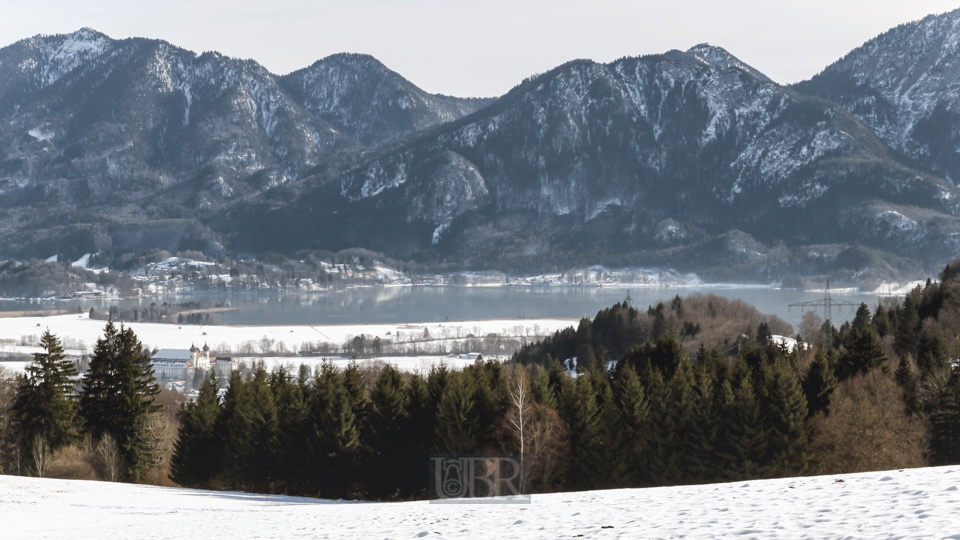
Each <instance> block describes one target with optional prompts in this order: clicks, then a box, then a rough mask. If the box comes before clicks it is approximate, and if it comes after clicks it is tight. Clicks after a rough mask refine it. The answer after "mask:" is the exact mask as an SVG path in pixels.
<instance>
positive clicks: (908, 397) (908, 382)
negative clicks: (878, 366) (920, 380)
mask: <svg viewBox="0 0 960 540" xmlns="http://www.w3.org/2000/svg"><path fill="white" fill-rule="evenodd" d="M893 378H894V380H896V381H897V385H898V386H900V390H901V392H903V403H904V406H905V407H906V411H907V414H917V413H918V412H920V407H919V401H918V384H917V376H916V374H915V373H914V372H913V366H911V365H910V360H909V359H908V358H907V357H906V356H901V357H900V362H899V363H897V370H896V371H894V372H893Z"/></svg>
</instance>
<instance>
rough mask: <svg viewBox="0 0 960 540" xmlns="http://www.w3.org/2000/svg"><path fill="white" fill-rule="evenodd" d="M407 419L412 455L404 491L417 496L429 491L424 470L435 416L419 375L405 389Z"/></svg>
mask: <svg viewBox="0 0 960 540" xmlns="http://www.w3.org/2000/svg"><path fill="white" fill-rule="evenodd" d="M406 394H407V397H406V399H405V400H404V401H405V402H406V413H405V414H406V416H407V418H408V419H409V420H408V422H409V424H408V425H409V428H408V429H407V431H406V433H404V435H405V439H406V441H405V443H404V444H405V446H406V447H407V448H410V449H411V451H412V452H413V457H412V458H411V460H410V463H409V465H408V466H407V467H406V468H405V471H406V474H404V475H403V477H402V481H403V485H402V488H403V490H404V492H405V493H408V494H409V495H410V496H418V495H420V494H423V493H425V491H426V489H427V484H426V479H425V476H424V474H423V471H426V470H427V469H428V466H429V454H430V452H431V451H432V449H433V437H434V431H435V429H434V423H435V413H434V411H433V408H432V405H431V403H430V392H429V390H428V389H427V382H426V381H425V380H424V378H423V377H422V376H420V375H419V374H414V375H412V376H411V377H410V380H409V382H408V383H407V388H406Z"/></svg>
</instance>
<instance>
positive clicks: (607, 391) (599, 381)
mask: <svg viewBox="0 0 960 540" xmlns="http://www.w3.org/2000/svg"><path fill="white" fill-rule="evenodd" d="M588 376H589V380H590V384H592V385H593V391H594V393H595V394H596V396H597V407H598V408H599V417H598V420H599V437H600V451H601V453H602V460H603V463H604V465H603V467H602V470H603V474H602V476H601V477H600V478H598V480H599V481H600V482H599V484H598V485H597V486H596V487H597V488H613V487H626V486H628V485H629V484H628V483H627V481H628V477H627V471H628V467H629V461H628V459H627V456H626V452H625V451H624V446H625V437H624V432H623V416H622V415H621V410H620V408H619V407H618V405H617V400H616V399H615V398H614V393H613V387H612V385H611V384H610V378H609V372H608V371H607V368H606V363H601V362H596V363H595V364H594V365H593V367H591V368H590V372H589V375H588Z"/></svg>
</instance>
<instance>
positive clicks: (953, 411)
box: [930, 370, 960, 465]
mask: <svg viewBox="0 0 960 540" xmlns="http://www.w3.org/2000/svg"><path fill="white" fill-rule="evenodd" d="M930 427H931V430H930V450H931V461H932V462H933V463H934V464H936V465H952V464H956V463H960V371H956V370H954V371H953V372H952V373H951V374H950V378H949V380H948V381H947V384H946V385H945V386H944V387H943V389H941V391H940V394H939V396H938V397H937V402H936V408H935V409H934V412H933V414H932V415H931V416H930Z"/></svg>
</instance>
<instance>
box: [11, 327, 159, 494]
mask: <svg viewBox="0 0 960 540" xmlns="http://www.w3.org/2000/svg"><path fill="white" fill-rule="evenodd" d="M40 347H41V348H42V349H43V352H39V353H34V354H33V362H32V363H30V364H28V366H27V367H26V370H25V373H24V374H22V375H19V376H18V377H17V378H16V382H15V385H13V386H14V388H15V393H14V395H15V397H14V398H13V399H12V400H11V403H10V407H9V411H10V414H9V421H8V422H6V423H5V425H4V426H2V427H3V428H4V432H3V434H2V437H0V438H3V439H4V440H5V442H6V443H7V450H8V455H6V456H2V457H4V458H5V461H6V462H7V463H6V464H7V468H9V469H11V470H16V471H19V472H20V473H31V474H35V475H37V476H44V475H45V473H46V472H47V468H48V466H49V464H50V462H51V459H52V458H53V457H54V456H55V455H56V454H57V453H58V452H60V451H62V450H64V449H66V448H69V447H72V446H84V447H86V449H87V452H88V453H89V454H90V455H89V456H86V458H87V459H89V460H92V461H95V465H96V467H97V468H99V469H101V471H100V472H101V477H105V478H109V479H127V480H131V481H142V480H143V479H144V476H145V473H146V471H147V470H148V469H149V468H150V467H152V466H153V465H155V464H156V462H157V461H158V460H159V459H161V457H162V448H161V446H162V441H161V439H162V437H163V433H162V431H163V423H162V419H161V418H159V416H160V415H161V412H160V406H159V405H158V404H156V403H154V401H155V398H156V396H157V394H159V393H160V390H159V387H158V386H157V384H156V382H155V380H154V376H153V370H152V368H151V366H150V354H149V352H148V351H146V350H144V348H143V345H142V344H141V343H140V340H139V339H138V338H137V336H136V335H135V334H134V333H133V331H132V330H131V329H130V328H125V327H123V326H120V327H119V328H118V327H117V326H116V325H114V324H113V323H112V322H110V323H108V324H107V325H106V327H105V328H104V334H103V337H101V338H99V339H98V340H97V342H96V345H95V346H94V348H93V354H92V355H91V357H90V359H89V366H88V368H87V370H86V372H85V373H84V374H83V375H82V377H81V376H80V375H79V373H78V371H77V364H76V362H75V361H74V360H71V359H69V358H67V356H66V354H65V353H64V349H63V345H62V343H61V342H60V340H59V339H58V338H57V337H56V336H55V335H53V334H51V333H50V332H49V331H47V332H44V334H43V335H42V336H41V337H40Z"/></svg>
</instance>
